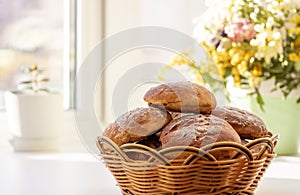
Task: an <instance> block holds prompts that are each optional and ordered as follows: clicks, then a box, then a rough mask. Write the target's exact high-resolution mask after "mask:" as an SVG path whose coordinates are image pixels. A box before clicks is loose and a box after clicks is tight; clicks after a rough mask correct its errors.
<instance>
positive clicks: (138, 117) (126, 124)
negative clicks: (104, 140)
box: [104, 107, 171, 146]
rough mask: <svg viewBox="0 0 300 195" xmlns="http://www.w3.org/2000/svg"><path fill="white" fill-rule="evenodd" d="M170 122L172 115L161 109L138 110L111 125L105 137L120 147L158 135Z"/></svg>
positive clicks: (126, 114) (105, 132) (121, 117)
mask: <svg viewBox="0 0 300 195" xmlns="http://www.w3.org/2000/svg"><path fill="white" fill-rule="evenodd" d="M170 120H171V115H170V114H169V113H168V112H167V111H164V110H161V109H159V108H154V107H149V108H136V109H134V110H131V111H129V112H127V113H125V114H123V115H121V116H120V117H119V118H118V119H117V120H116V121H115V122H113V123H111V124H109V125H108V127H107V128H106V129H105V130H104V136H107V137H108V138H110V139H111V140H113V141H114V142H115V143H116V144H117V145H119V146H120V145H122V144H125V143H133V142H136V141H139V140H142V139H144V138H145V137H147V136H150V135H152V134H154V133H156V132H157V131H158V130H160V129H161V128H162V127H164V126H165V125H166V124H167V123H168V122H169V121H170Z"/></svg>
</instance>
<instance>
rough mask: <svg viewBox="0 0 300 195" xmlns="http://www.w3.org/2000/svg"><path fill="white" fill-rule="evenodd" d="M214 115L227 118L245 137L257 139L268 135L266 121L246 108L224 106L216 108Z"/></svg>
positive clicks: (242, 136)
mask: <svg viewBox="0 0 300 195" xmlns="http://www.w3.org/2000/svg"><path fill="white" fill-rule="evenodd" d="M212 115H214V116H217V117H219V118H222V119H224V120H226V121H227V122H228V123H229V124H230V125H231V126H232V127H233V128H234V129H235V130H236V132H237V133H238V134H239V135H240V136H241V138H243V139H256V138H261V137H265V136H267V135H268V130H267V128H266V125H265V124H264V122H263V121H262V120H261V119H260V118H259V117H258V116H256V115H254V114H252V113H250V112H248V111H246V110H243V109H239V108H236V107H231V106H222V107H217V108H216V109H214V110H213V112H212Z"/></svg>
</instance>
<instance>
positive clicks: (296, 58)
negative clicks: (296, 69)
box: [289, 53, 300, 62]
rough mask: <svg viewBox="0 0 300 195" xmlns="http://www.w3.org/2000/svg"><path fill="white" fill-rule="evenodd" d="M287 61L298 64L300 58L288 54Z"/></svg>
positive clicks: (293, 54) (294, 54)
mask: <svg viewBox="0 0 300 195" xmlns="http://www.w3.org/2000/svg"><path fill="white" fill-rule="evenodd" d="M289 60H290V61H292V62H298V61H300V56H299V55H297V54H296V53H290V54H289Z"/></svg>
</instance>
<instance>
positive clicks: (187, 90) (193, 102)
mask: <svg viewBox="0 0 300 195" xmlns="http://www.w3.org/2000/svg"><path fill="white" fill-rule="evenodd" d="M144 100H145V101H146V102H148V104H149V105H154V106H157V107H162V108H165V109H167V110H169V111H175V112H195V113H203V114H205V113H211V111H212V110H213V109H214V108H215V107H216V105H217V102H216V99H215V96H214V95H213V94H212V93H211V92H210V91H209V90H207V89H206V88H204V87H202V86H200V85H197V84H195V83H191V82H177V83H167V84H161V85H158V86H156V87H153V88H151V89H150V90H149V91H147V93H146V94H145V95H144Z"/></svg>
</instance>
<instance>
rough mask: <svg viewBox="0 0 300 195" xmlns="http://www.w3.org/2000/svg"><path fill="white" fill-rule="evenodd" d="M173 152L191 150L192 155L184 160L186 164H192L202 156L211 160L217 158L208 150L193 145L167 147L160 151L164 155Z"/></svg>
mask: <svg viewBox="0 0 300 195" xmlns="http://www.w3.org/2000/svg"><path fill="white" fill-rule="evenodd" d="M173 152H189V153H191V155H190V156H189V157H188V158H187V159H186V160H185V161H184V163H183V164H184V165H190V164H192V163H193V162H194V161H195V160H197V159H198V158H200V157H204V158H205V159H206V160H209V161H216V158H215V157H214V156H213V155H211V154H209V153H207V152H206V151H204V150H202V149H199V148H195V147H192V146H173V147H170V148H165V149H162V150H161V151H160V152H159V153H160V154H162V155H163V156H165V155H167V154H169V153H173Z"/></svg>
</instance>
